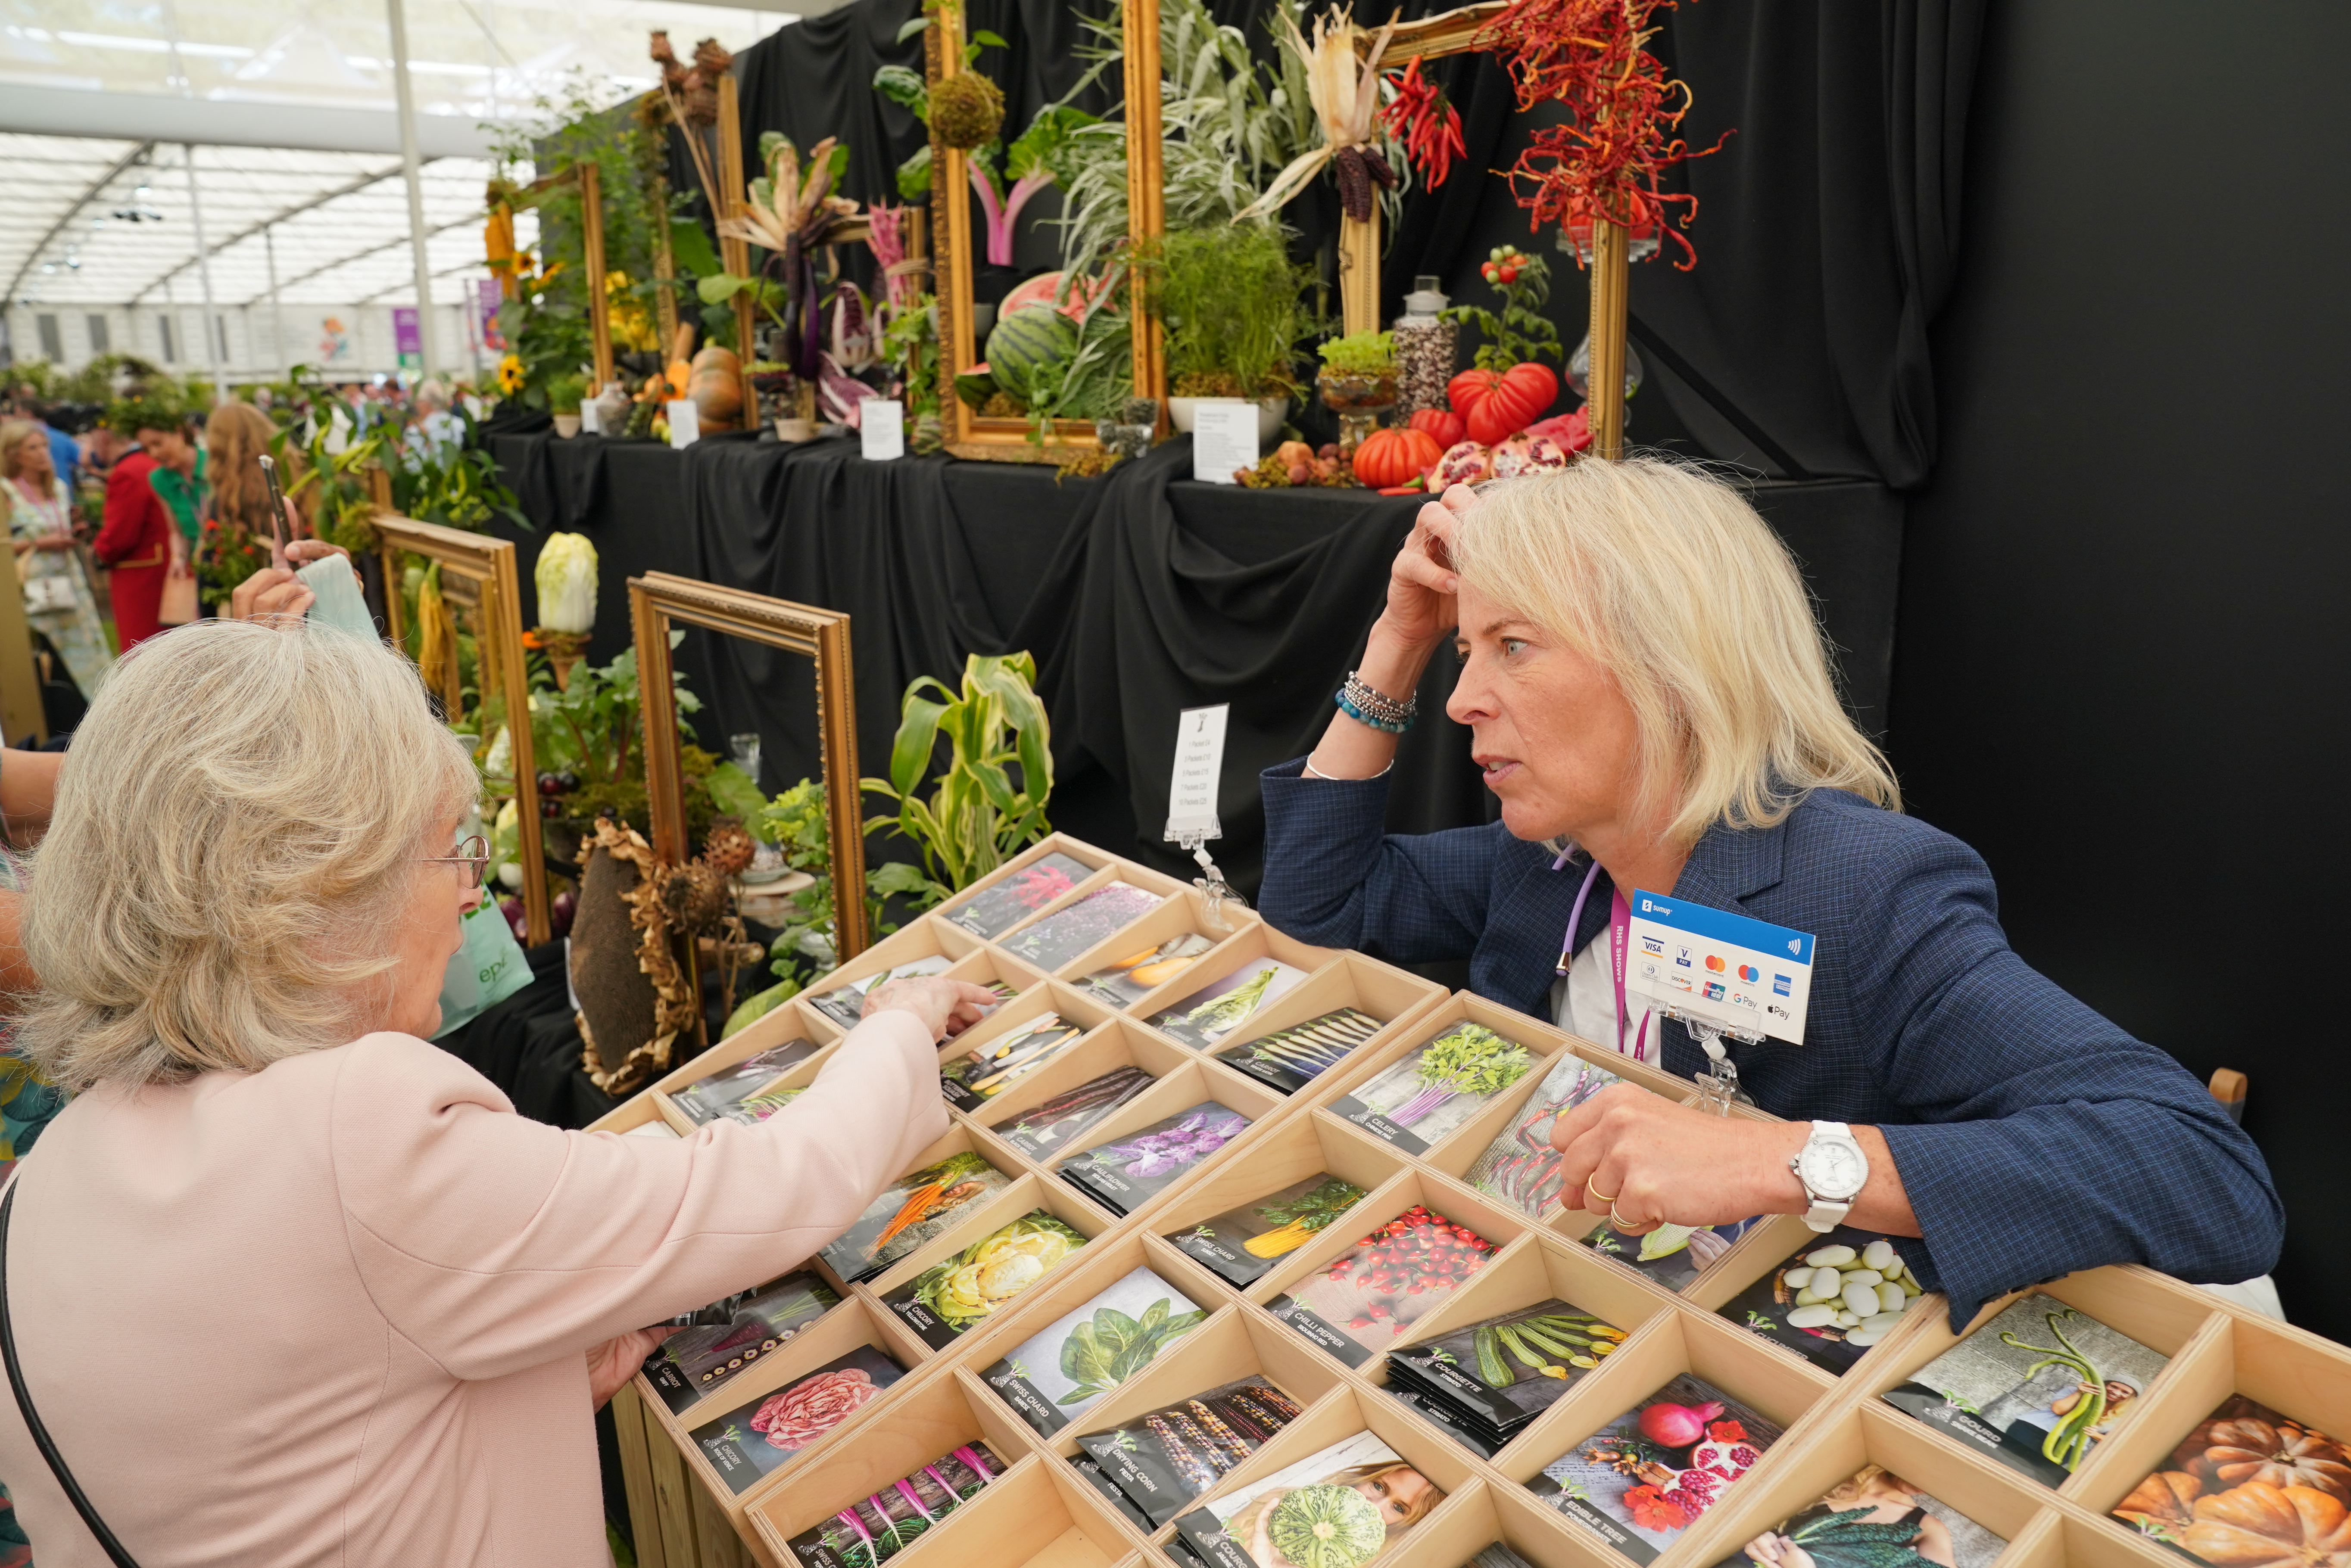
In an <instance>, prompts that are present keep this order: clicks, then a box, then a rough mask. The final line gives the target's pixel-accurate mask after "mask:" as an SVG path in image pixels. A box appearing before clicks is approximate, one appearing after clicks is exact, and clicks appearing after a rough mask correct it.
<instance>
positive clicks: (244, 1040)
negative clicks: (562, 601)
mask: <svg viewBox="0 0 2351 1568" xmlns="http://www.w3.org/2000/svg"><path fill="white" fill-rule="evenodd" d="M477 789H478V784H477V783H476V780H475V774H474V767H473V763H472V761H471V760H470V759H469V758H468V757H467V755H466V753H465V747H464V745H463V743H462V742H459V741H458V740H457V739H456V738H455V736H454V735H452V734H451V733H450V732H449V731H448V730H447V729H446V728H445V727H444V726H443V725H442V724H440V723H439V722H436V721H435V720H434V717H433V711H432V709H431V708H430V707H429V706H427V705H426V702H425V699H424V687H423V683H422V682H421V681H420V680H418V679H417V675H416V670H415V667H414V666H413V665H412V664H410V663H409V662H408V660H406V659H403V658H402V657H401V656H400V654H399V653H397V652H396V651H394V650H393V649H391V648H389V647H387V646H386V645H384V644H383V643H381V642H376V641H372V640H369V639H361V638H356V637H352V636H350V635H348V634H345V633H340V632H337V631H334V630H331V629H329V628H320V627H314V626H311V625H309V624H308V623H307V622H282V621H223V620H206V621H199V622H197V623H196V624H194V625H193V626H188V627H183V628H180V629H178V630H176V631H170V632H166V633H164V634H163V635H162V637H158V638H153V639H150V640H148V641H147V642H144V643H141V645H140V646H139V647H138V648H136V649H133V650H132V651H131V653H129V654H127V655H125V656H124V657H123V659H121V660H120V662H119V663H117V664H116V665H115V666H114V669H113V670H112V671H111V672H110V674H109V675H108V676H107V678H106V681H105V683H104V684H103V685H101V686H100V687H99V691H98V698H97V700H96V701H93V702H92V703H91V704H90V709H89V717H88V718H86V719H84V720H83V721H82V723H81V727H80V728H79V729H78V730H76V731H75V732H74V743H73V750H72V751H71V752H69V753H67V756H66V763H65V766H64V769H63V771H62V773H61V774H60V775H59V777H58V780H57V804H56V807H55V810H54V811H53V812H52V814H51V815H50V820H49V830H48V834H47V837H46V838H44V839H43V840H42V842H41V845H40V846H39V848H38V849H37V850H36V851H35V852H34V854H33V857H32V866H31V870H30V876H29V881H28V883H27V888H28V890H27V891H26V894H25V902H24V926H23V930H24V943H25V952H26V959H27V960H28V961H29V962H30V964H31V966H32V969H33V971H34V972H35V973H36V974H37V975H39V976H40V981H41V987H40V990H39V992H37V994H36V996H35V998H34V1000H33V1001H32V1002H31V1003H30V1005H29V1006H28V1007H27V1008H26V1012H25V1013H24V1015H23V1019H22V1022H21V1024H20V1026H19V1029H18V1032H17V1039H18V1043H19V1044H20V1045H21V1046H22V1047H23V1048H24V1050H25V1051H26V1054H29V1055H30V1056H31V1058H32V1060H33V1062H34V1064H36V1065H37V1067H38V1068H39V1069H40V1070H41V1072H42V1073H43V1074H44V1075H47V1078H48V1079H49V1081H50V1082H52V1083H54V1084H57V1085H59V1086H60V1087H63V1088H66V1089H69V1090H81V1089H87V1088H89V1087H90V1086H91V1085H96V1084H99V1083H106V1082H115V1083H124V1084H132V1085H137V1084H152V1083H171V1082H176V1081H179V1080H183V1079H185V1078H188V1077H192V1076H193V1075H196V1074H199V1073H206V1072H212V1071H214V1070H218V1069H223V1068H227V1069H235V1070H240V1071H245V1072H258V1071H260V1070H261V1069H262V1068H264V1067H266V1066H268V1065H269V1064H271V1063H272V1062H276V1061H278V1060H281V1059H282V1058H285V1057H287V1056H291V1055H296V1054H300V1053H302V1052H305V1051H312V1050H318V1049H320V1048H323V1047H327V1046H332V1045H340V1044H345V1043H346V1042H348V1041H350V1040H351V1039H354V1038H356V1037H357V1036H358V1034H359V1033H362V1032H363V1031H364V1030H365V1029H366V1028H367V1027H368V1026H369V1025H370V1024H371V1022H372V1021H373V1020H375V1019H377V1018H380V1017H381V1016H382V1015H383V1013H384V1012H385V1011H386V1008H387V1006H388V1004H389V1002H391V1000H392V995H391V985H392V969H393V966H394V962H395V960H394V957H393V955H392V950H391V935H392V929H393V928H394V926H395V924H396V922H397V919H398V917H399V914H400V911H401V909H402V905H403V902H404V900H405V899H406V898H407V895H408V891H409V887H410V878H411V877H413V876H415V875H417V874H419V873H420V872H423V870H424V869H425V868H424V867H422V866H420V865H418V864H417V857H420V856H425V855H445V854H447V853H448V852H449V846H448V845H446V844H445V843H432V842H430V839H429V836H431V835H434V834H435V833H436V832H441V831H445V829H446V825H447V824H448V822H449V821H450V819H451V818H452V817H454V816H455V815H458V814H459V813H460V812H462V811H463V810H464V809H465V806H466V805H467V804H468V803H470V802H471V801H473V800H474V799H475V797H476V792H477ZM436 869H439V868H436Z"/></svg>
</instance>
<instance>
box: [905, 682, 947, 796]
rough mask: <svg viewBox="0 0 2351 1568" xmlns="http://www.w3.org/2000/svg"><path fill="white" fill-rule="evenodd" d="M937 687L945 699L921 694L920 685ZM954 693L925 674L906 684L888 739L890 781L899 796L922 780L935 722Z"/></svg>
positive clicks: (944, 715)
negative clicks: (893, 737) (895, 730)
mask: <svg viewBox="0 0 2351 1568" xmlns="http://www.w3.org/2000/svg"><path fill="white" fill-rule="evenodd" d="M925 684H928V685H931V686H935V687H937V688H938V691H939V695H941V696H942V697H946V698H948V699H949V701H946V702H934V701H931V700H930V699H928V698H926V697H925V696H924V695H923V694H922V692H923V687H924V686H925ZM953 697H954V693H952V692H950V691H947V689H946V687H944V686H940V685H939V683H938V682H937V681H936V680H932V679H931V678H930V677H929V676H927V675H925V676H923V677H921V678H919V679H918V680H915V681H914V684H912V685H910V686H908V687H907V688H906V697H905V701H904V702H902V703H901V704H900V705H899V709H898V736H897V739H896V740H894V741H893V742H891V743H890V782H891V783H892V784H894V785H896V786H897V791H898V794H899V795H900V796H901V797H904V796H907V795H911V794H914V786H915V785H916V784H920V783H921V782H922V778H923V770H924V769H925V768H926V767H928V766H929V765H930V762H931V748H932V746H933V745H934V744H935V742H936V741H937V739H938V733H939V726H940V724H941V723H942V722H946V719H947V716H948V715H949V714H950V713H951V712H952V711H954V709H955V707H956V704H955V702H954V701H953Z"/></svg>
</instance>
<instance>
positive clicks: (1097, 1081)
mask: <svg viewBox="0 0 2351 1568" xmlns="http://www.w3.org/2000/svg"><path fill="white" fill-rule="evenodd" d="M1158 1081H1159V1080H1158V1079H1156V1078H1155V1077H1153V1076H1152V1075H1150V1074H1148V1073H1146V1072H1144V1070H1143V1069H1142V1068H1140V1067H1115V1068H1113V1069H1112V1070H1111V1071H1109V1072H1107V1073H1104V1074H1103V1075H1102V1076H1101V1077H1099V1078H1089V1079H1087V1080H1086V1081H1085V1082H1084V1083H1082V1084H1080V1085H1078V1086H1077V1087H1076V1088H1074V1089H1064V1090H1062V1091H1061V1093H1060V1094H1058V1095H1055V1096H1053V1097H1052V1098H1051V1099H1050V1100H1047V1101H1045V1102H1044V1103H1042V1104H1041V1105H1037V1106H1030V1107H1029V1109H1028V1110H1026V1111H1023V1112H1021V1113H1020V1115H1019V1116H1018V1117H1016V1118H1015V1119H1014V1120H1012V1121H1011V1122H1009V1123H1007V1124H1006V1125H1004V1126H1001V1127H998V1128H997V1129H996V1130H997V1132H998V1133H999V1134H1000V1135H1001V1136H1002V1137H1003V1138H1004V1140H1005V1141H1006V1142H1007V1143H1009V1144H1010V1145H1011V1146H1012V1147H1015V1148H1017V1149H1019V1151H1020V1152H1021V1153H1023V1154H1025V1155H1027V1156H1028V1157H1029V1158H1031V1159H1043V1158H1045V1157H1046V1156H1047V1155H1050V1154H1056V1153H1059V1152H1060V1151H1061V1149H1064V1148H1066V1147H1069V1146H1070V1144H1071V1142H1072V1141H1074V1140H1075V1139H1076V1138H1078V1137H1081V1136H1082V1135H1083V1134H1084V1133H1085V1131H1086V1129H1087V1128H1089V1127H1100V1126H1101V1125H1102V1123H1103V1122H1105V1121H1107V1120H1109V1119H1110V1118H1111V1116H1113V1115H1115V1114H1116V1113H1117V1111H1118V1108H1119V1107H1120V1106H1123V1105H1125V1104H1126V1103H1127V1102H1128V1101H1129V1100H1132V1099H1134V1098H1135V1097H1136V1096H1140V1095H1142V1094H1143V1093H1144V1091H1146V1090H1148V1089H1149V1088H1150V1087H1151V1085H1154V1084H1155V1083H1157V1082H1158Z"/></svg>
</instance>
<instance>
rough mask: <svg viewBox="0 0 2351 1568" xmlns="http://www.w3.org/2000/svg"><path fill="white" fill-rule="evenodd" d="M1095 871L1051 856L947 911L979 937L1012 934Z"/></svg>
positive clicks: (1059, 856) (1061, 857) (1056, 856)
mask: <svg viewBox="0 0 2351 1568" xmlns="http://www.w3.org/2000/svg"><path fill="white" fill-rule="evenodd" d="M1093 874H1094V870H1093V867H1091V866H1088V865H1086V864H1085V863H1084V862H1083V861H1080V860H1072V859H1071V858H1070V857H1068V856H1066V855H1048V856H1045V857H1042V858H1041V859H1039V860H1037V861H1035V862H1034V863H1032V864H1030V865H1028V866H1023V867H1021V868H1020V869H1019V870H1018V871H1015V872H1014V873H1013V874H1012V875H1011V876H1009V877H1006V878H1005V879H1004V880H1003V881H1001V882H997V883H994V884H992V885H990V886H988V887H986V888H981V889H980V890H979V891H978V892H977V893H974V894H973V895H972V896H971V897H970V898H966V899H965V900H964V901H963V902H962V903H960V904H957V905H956V906H955V907H954V908H953V909H949V910H947V911H946V917H947V919H950V920H953V921H954V922H955V923H956V925H958V926H961V927H962V928H963V929H965V930H967V931H969V932H970V933H971V934H972V935H973V936H976V937H994V936H997V935H998V934H1000V933H1002V932H1005V931H1008V930H1010V929H1012V928H1013V927H1015V926H1017V925H1019V923H1020V922H1021V921H1023V920H1025V919H1028V918H1029V916H1031V915H1033V914H1035V913H1036V912H1037V911H1038V910H1040V909H1043V908H1044V907H1045V906H1046V905H1048V904H1050V903H1051V902H1052V901H1053V900H1054V899H1056V898H1060V897H1061V895H1062V894H1064V893H1066V892H1068V891H1069V890H1070V889H1071V888H1074V887H1076V886H1077V885H1078V884H1079V883H1081V882H1082V881H1084V880H1085V879H1086V878H1087V877H1091V876H1092V875H1093Z"/></svg>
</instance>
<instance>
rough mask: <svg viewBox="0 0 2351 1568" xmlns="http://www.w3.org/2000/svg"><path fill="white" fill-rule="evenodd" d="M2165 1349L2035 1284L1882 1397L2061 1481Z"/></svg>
mask: <svg viewBox="0 0 2351 1568" xmlns="http://www.w3.org/2000/svg"><path fill="white" fill-rule="evenodd" d="M2168 1359H2170V1358H2169V1357H2168V1356H2164V1355H2158V1354H2156V1353H2155V1352H2154V1351H2152V1350H2149V1349H2148V1348H2147V1346H2146V1345H2141V1344H2140V1343H2139V1342H2138V1341H2137V1340H2135V1339H2131V1338H2128V1337H2126V1335H2123V1334H2116V1332H2115V1331H2114V1330H2113V1329H2111V1328H2108V1327H2107V1326H2106V1325H2105V1324H2102V1323H2100V1322H2099V1321H2098V1320H2097V1319H2095V1318H2094V1317H2091V1316H2089V1315H2088V1314H2085V1313H2084V1312H2081V1311H2080V1310H2078V1309H2076V1308H2074V1307H2069V1306H2067V1305H2066V1304H2065V1303H2064V1302H2061V1301H2059V1300H2057V1299H2056V1298H2055V1297H2054V1296H2049V1295H2043V1293H2040V1292H2039V1291H2035V1292H2033V1293H2032V1294H2031V1295H2028V1296H2026V1297H2025V1298H2024V1299H2023V1300H2022V1301H2020V1302H2017V1303H2014V1304H2013V1305H2011V1306H2010V1307H2009V1308H2008V1309H2007V1310H2006V1311H2004V1312H2002V1313H2001V1314H2000V1315H1999V1316H1997V1317H1995V1318H1993V1319H1992V1320H1991V1322H1990V1323H1988V1324H1984V1325H1983V1326H1982V1327H1981V1328H1980V1329H1978V1330H1976V1331H1975V1332H1974V1333H1973V1334H1970V1335H1968V1336H1967V1338H1965V1339H1963V1340H1961V1341H1959V1344H1957V1345H1953V1346H1951V1348H1950V1349H1949V1350H1947V1351H1945V1352H1943V1354H1942V1355H1938V1356H1937V1357H1935V1359H1934V1360H1932V1361H1930V1362H1928V1363H1927V1365H1926V1366H1922V1367H1920V1368H1919V1369H1918V1370H1917V1371H1916V1372H1914V1373H1912V1374H1911V1375H1910V1380H1909V1381H1908V1382H1907V1383H1904V1384H1902V1385H1900V1386H1897V1387H1894V1388H1889V1389H1887V1390H1886V1394H1885V1399H1886V1403H1887V1404H1889V1405H1891V1406H1893V1407H1895V1408H1896V1409H1897V1410H1901V1411H1904V1412H1906V1413H1907V1414H1909V1415H1912V1416H1916V1417H1917V1418H1918V1419H1920V1420H1922V1421H1924V1422H1926V1423H1927V1424H1928V1425H1929V1426H1931V1427H1935V1428H1938V1429H1939V1430H1941V1431H1943V1432H1944V1433H1946V1434H1948V1435H1949V1436H1950V1437H1953V1438H1958V1439H1959V1441H1960V1442H1962V1443H1964V1444H1966V1445H1967V1446H1968V1447H1970V1448H1971V1449H1975V1450H1976V1451H1977V1452H1979V1453H1984V1454H1989V1455H1991V1457H1992V1458H1994V1459H1998V1460H2000V1461H2001V1463H2002V1464H2004V1465H2007V1466H2009V1467H2010V1468H2011V1469H2017V1470H2021V1471H2022V1472H2023V1473H2024V1474H2026V1475H2028V1476H2031V1477H2032V1479H2033V1480H2037V1481H2039V1482H2040V1483H2041V1484H2042V1485H2043V1486H2052V1487H2053V1486H2061V1485H2063V1484H2064V1480H2065V1478H2066V1477H2067V1476H2069V1475H2071V1474H2073V1473H2074V1470H2076V1469H2079V1468H2080V1467H2081V1463H2082V1461H2083V1460H2084V1459H2086V1458H2088V1457H2089V1453H2090V1450H2091V1449H2093V1448H2094V1447H2095V1446H2096V1445H2097V1444H2099V1443H2101V1442H2103V1441H2105V1438H2108V1437H2109V1436H2111V1435H2112V1434H2113V1433H2114V1431H2115V1429H2116V1428H2117V1427H2119V1426H2121V1425H2122V1423H2124V1422H2125V1421H2127V1420H2128V1419H2130V1417H2131V1416H2132V1414H2133V1413H2134V1412H2135V1411H2136V1410H2137V1408H2138V1405H2139V1396H2140V1395H2142V1394H2145V1393H2146V1392H2147V1386H2148V1385H2149V1384H2151V1383H2153V1382H2154V1381H2155V1379H2156V1376H2157V1374H2158V1373H2160V1372H2161V1371H2162V1370H2163V1366H2164V1363H2165V1362H2166V1361H2168Z"/></svg>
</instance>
